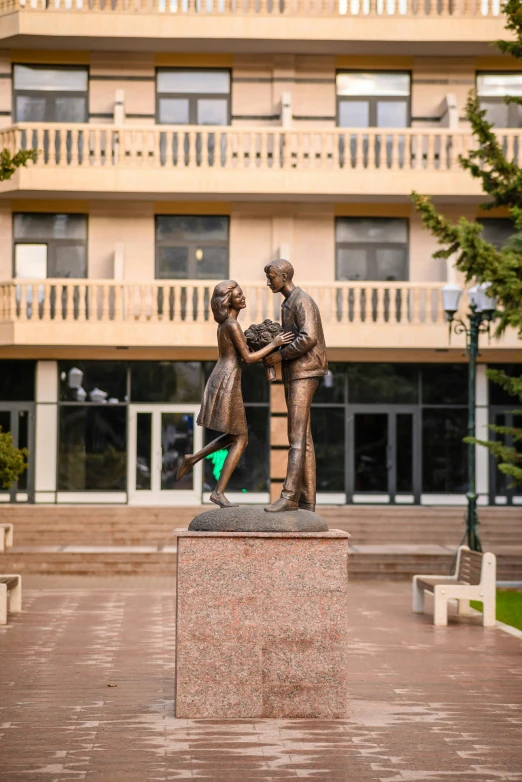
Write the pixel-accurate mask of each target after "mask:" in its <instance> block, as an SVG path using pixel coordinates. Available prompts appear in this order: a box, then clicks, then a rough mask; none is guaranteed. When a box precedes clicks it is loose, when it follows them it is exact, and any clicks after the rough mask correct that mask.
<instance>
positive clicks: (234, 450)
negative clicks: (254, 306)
mask: <svg viewBox="0 0 522 782" xmlns="http://www.w3.org/2000/svg"><path fill="white" fill-rule="evenodd" d="M265 274H266V278H267V285H268V287H269V288H270V290H271V291H272V292H273V293H281V294H282V295H283V297H284V301H283V304H282V307H281V321H282V331H281V333H279V334H278V335H277V336H275V337H274V338H273V339H272V340H271V341H270V342H269V343H268V344H267V345H265V346H264V347H262V348H261V349H260V350H256V351H254V352H252V351H250V349H249V347H248V343H247V339H246V338H245V334H244V333H243V330H242V328H241V326H240V325H239V323H238V316H239V313H240V312H241V310H242V309H244V308H245V306H246V302H245V296H244V294H243V291H242V289H241V287H240V286H239V285H238V283H237V282H236V281H235V280H226V281H225V282H220V283H219V284H218V285H216V287H215V288H214V293H213V295H212V300H211V303H210V304H211V308H212V313H213V315H214V320H216V321H217V323H218V324H219V326H218V330H217V340H218V349H219V359H218V362H217V364H216V366H215V367H214V370H213V372H212V374H211V375H210V377H209V379H208V382H207V385H206V387H205V392H204V395H203V403H202V405H201V410H200V412H199V416H198V419H197V423H198V424H199V425H200V426H205V427H207V428H208V429H213V430H215V431H217V432H223V434H222V435H221V436H220V437H217V438H216V439H215V440H213V441H212V442H211V443H208V445H206V446H205V447H204V448H202V449H201V450H200V451H198V453H195V454H187V455H186V456H185V457H184V458H183V461H182V462H181V464H180V467H179V469H178V473H177V476H176V478H177V480H179V479H180V478H182V477H183V475H185V474H186V473H187V472H188V471H189V470H191V469H192V468H193V467H194V465H195V464H196V463H197V462H199V461H200V460H201V459H204V458H205V457H206V456H209V455H210V454H212V453H215V452H216V451H219V450H221V449H228V455H227V457H226V459H225V462H224V464H223V469H222V471H221V475H220V477H219V480H218V482H217V484H216V488H215V489H214V491H213V492H212V494H211V495H210V499H211V501H212V502H214V503H215V504H216V505H219V506H220V507H221V508H230V507H234V506H233V504H232V503H231V502H229V500H227V498H226V497H225V489H226V487H227V484H228V481H229V480H230V476H231V475H232V473H233V472H234V470H235V468H236V466H237V463H238V462H239V459H240V458H241V455H242V454H243V452H244V450H245V448H246V447H247V445H248V431H247V423H246V416H245V407H244V404H243V396H242V393H241V364H242V362H244V363H245V364H255V363H256V362H257V361H262V360H263V362H264V364H265V366H267V367H275V366H276V364H279V363H282V372H283V382H284V386H285V398H286V404H287V407H288V441H289V444H290V449H289V452H288V467H287V473H286V479H285V482H284V484H283V490H282V492H281V497H280V498H279V499H278V500H277V501H276V502H274V503H272V504H271V505H269V506H268V507H266V508H265V511H268V512H269V513H277V512H282V511H291V510H297V509H298V508H301V509H304V510H310V511H315V493H316V488H315V487H316V478H315V452H314V444H313V440H312V432H311V427H310V407H311V404H312V399H313V396H314V393H315V391H316V389H317V386H318V384H319V378H320V377H322V376H324V375H326V374H327V372H328V364H327V361H326V346H325V342H324V335H323V327H322V324H321V316H320V313H319V309H318V307H317V304H316V303H315V302H314V300H313V299H312V298H311V297H310V296H309V295H308V294H307V293H305V292H304V291H303V290H301V288H298V287H297V286H296V285H294V283H293V276H294V269H293V267H292V264H291V263H289V262H288V261H285V260H277V261H272V262H271V263H269V264H267V266H265ZM279 348H281V349H280V350H279Z"/></svg>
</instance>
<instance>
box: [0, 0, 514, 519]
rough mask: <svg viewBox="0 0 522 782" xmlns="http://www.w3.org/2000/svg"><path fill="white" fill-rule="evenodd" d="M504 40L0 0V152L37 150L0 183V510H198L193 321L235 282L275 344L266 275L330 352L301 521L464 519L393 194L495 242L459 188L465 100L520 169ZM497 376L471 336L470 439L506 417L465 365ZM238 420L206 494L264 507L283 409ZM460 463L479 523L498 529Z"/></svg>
mask: <svg viewBox="0 0 522 782" xmlns="http://www.w3.org/2000/svg"><path fill="white" fill-rule="evenodd" d="M503 35H505V33H504V30H503V18H502V16H501V13H500V7H499V3H498V2H497V1H496V0H493V1H492V0H0V137H1V138H0V148H4V147H8V148H9V149H10V150H11V151H15V150H16V149H18V148H20V147H25V148H29V147H36V148H38V149H39V150H40V154H39V157H38V160H37V162H36V164H34V165H32V164H30V165H28V166H27V168H24V169H21V170H19V171H18V172H17V173H16V174H15V175H14V176H13V178H12V179H11V180H10V181H7V182H3V183H2V184H0V235H1V237H2V241H1V243H0V279H1V280H2V282H1V283H0V400H1V401H0V425H1V426H2V427H3V428H4V429H9V430H11V431H12V432H13V435H14V437H15V440H16V442H17V443H18V444H19V445H20V446H22V445H28V446H29V451H30V457H29V469H28V472H27V474H25V475H24V476H22V478H21V479H20V481H19V483H18V485H17V486H16V487H15V488H13V489H12V490H11V491H10V492H7V491H4V492H3V493H2V494H1V496H0V499H2V500H3V501H5V502H9V501H11V502H17V503H20V502H36V503H88V502H93V503H100V502H103V503H129V504H136V505H169V504H178V505H191V504H194V505H195V504H199V503H201V502H202V501H205V498H206V497H208V494H209V492H210V491H211V490H212V487H213V484H214V482H215V479H216V475H218V474H219V469H220V460H219V455H218V458H216V459H214V460H213V461H206V462H205V464H204V465H198V467H197V468H196V470H195V471H194V473H193V474H191V475H188V476H186V477H185V478H184V479H183V480H182V481H181V482H180V483H176V482H175V481H174V475H175V472H176V467H177V463H178V461H179V459H180V458H181V457H182V455H183V454H184V453H186V452H190V451H192V450H193V449H196V448H198V447H200V446H201V445H202V443H203V441H204V439H205V438H206V437H209V436H211V433H209V432H204V431H202V430H201V429H199V428H198V427H197V426H196V424H195V417H196V415H197V411H198V409H199V403H200V399H201V393H202V388H203V386H204V382H205V378H206V377H207V376H208V373H209V371H210V370H211V368H212V362H213V361H214V360H215V358H216V345H215V339H216V324H215V323H214V321H213V319H212V314H211V313H210V312H209V297H210V295H211V292H212V289H213V286H214V285H215V284H216V282H218V281H219V280H221V279H227V278H232V279H236V280H238V282H239V283H240V284H241V285H242V286H243V287H244V289H245V292H246V296H247V304H248V306H247V310H246V311H245V312H244V313H243V314H242V316H241V320H242V325H243V328H244V329H246V328H247V327H248V325H250V323H252V322H256V323H258V322H260V321H261V320H263V319H264V318H267V317H270V318H275V319H277V318H278V317H279V315H278V313H279V306H280V301H276V300H275V297H274V296H273V295H272V294H271V292H270V291H269V290H268V289H267V288H266V285H265V278H264V273H263V268H264V266H265V264H266V263H267V262H268V261H270V260H271V259H274V258H277V257H285V258H288V259H289V260H290V261H291V262H292V263H293V265H294V267H295V271H296V282H297V284H298V285H300V286H301V287H303V288H304V289H306V290H307V291H309V292H310V293H311V294H312V295H313V296H314V297H315V298H316V300H317V301H318V303H319V304H320V307H321V311H322V313H323V319H324V326H325V333H326V340H327V345H328V352H329V362H330V372H329V374H328V376H327V377H325V378H324V381H323V382H322V385H321V387H320V388H319V391H318V393H317V395H316V398H315V401H314V406H313V415H312V422H313V431H314V439H315V443H316V452H317V461H318V491H319V495H318V499H319V502H321V503H325V504H337V505H344V504H351V503H372V504H375V503H381V504H389V505H391V504H401V503H402V504H409V505H411V504H426V505H430V504H431V505H433V504H444V505H454V504H464V503H465V491H466V482H467V474H466V469H467V467H466V455H465V447H466V446H465V445H463V444H462V437H463V436H464V435H465V433H466V421H467V404H468V390H467V363H466V357H465V355H464V348H465V341H464V338H463V337H462V336H452V337H451V341H449V337H448V324H447V322H446V319H445V315H444V312H443V310H442V302H441V295H440V290H441V288H442V286H443V285H444V284H445V282H447V281H456V279H457V278H456V275H455V271H454V269H453V268H452V265H451V263H446V262H445V261H441V260H439V259H434V258H433V257H432V256H433V253H434V252H435V250H436V244H435V243H434V241H433V239H432V238H431V236H430V235H429V234H428V233H427V232H426V231H424V230H423V229H422V227H421V224H420V220H419V218H418V217H417V216H416V215H415V214H414V212H413V209H412V206H411V202H410V193H411V191H412V190H417V191H419V192H422V193H426V194H429V195H432V196H434V197H435V198H436V200H437V202H438V204H439V205H440V206H441V207H442V208H443V209H444V211H445V212H446V213H447V214H448V215H451V216H453V217H458V216H459V215H466V216H467V217H470V218H475V217H480V218H481V219H483V221H484V226H485V228H484V232H485V235H486V236H487V237H488V238H489V239H491V240H492V241H495V242H502V240H503V238H504V237H505V236H507V235H509V232H510V223H509V221H508V220H507V218H506V215H505V214H504V213H501V212H485V213H482V212H481V211H480V206H479V204H480V203H481V201H482V200H483V197H482V196H481V192H480V188H479V187H478V185H477V182H476V181H474V180H472V179H471V178H470V177H469V176H468V174H466V173H465V172H463V171H462V169H461V168H460V166H459V164H458V155H459V153H461V152H464V151H466V150H467V149H469V148H470V146H471V144H472V143H473V141H472V137H471V135H470V131H469V126H468V124H467V123H466V121H465V119H464V105H465V101H466V96H467V94H468V92H469V90H471V89H474V88H476V89H477V90H478V92H479V94H480V97H481V101H482V102H483V105H484V107H485V108H486V109H487V110H488V114H489V116H491V117H492V118H493V120H494V122H495V124H496V126H497V128H498V133H499V134H500V135H501V136H502V138H503V141H504V144H505V146H506V149H507V150H508V152H510V153H512V154H514V155H520V154H521V153H520V149H521V145H520V142H521V138H522V137H521V135H520V134H521V131H520V128H521V127H522V117H521V116H520V113H519V112H520V110H519V107H516V106H507V105H506V104H505V103H504V102H503V96H504V95H505V94H516V95H522V71H521V70H520V69H519V64H518V63H517V62H514V61H512V60H510V59H509V58H507V57H500V56H499V55H498V54H497V53H496V50H495V49H494V48H492V47H491V46H490V45H489V42H490V41H491V40H494V39H496V38H499V37H502V36H503ZM457 281H458V280H457ZM466 306H467V300H466V297H465V296H463V297H462V304H461V307H462V313H464V311H465V308H466ZM517 363H518V367H517ZM520 363H521V355H520V346H519V343H518V342H517V339H516V335H515V334H511V333H508V334H506V335H505V336H504V337H503V338H502V339H501V340H500V341H497V340H495V339H493V338H491V339H490V340H488V338H487V337H482V343H481V356H480V367H479V372H478V378H477V388H476V397H477V420H478V422H479V431H480V432H481V433H482V434H484V433H485V432H486V431H487V430H486V427H487V424H488V422H489V421H496V422H505V423H507V424H509V423H511V422H512V421H513V419H516V418H517V416H516V415H515V414H514V413H513V412H512V408H513V402H512V400H509V399H506V398H505V397H504V396H503V395H502V393H501V391H500V390H499V389H498V388H496V387H488V381H487V378H486V374H485V372H486V368H487V366H488V365H490V366H491V365H503V366H506V367H508V369H509V371H513V372H520ZM244 398H245V404H246V409H247V418H248V421H249V428H250V443H249V446H248V450H247V452H246V454H245V457H244V460H243V462H242V463H241V465H240V467H239V469H238V471H237V473H236V475H235V476H234V478H233V480H232V483H231V487H230V488H231V491H230V493H229V494H230V496H231V497H232V498H234V497H236V498H237V497H239V496H240V497H241V498H242V501H246V502H265V501H267V500H268V498H269V496H270V495H272V496H276V495H277V494H278V493H279V490H280V486H281V482H282V479H283V477H284V474H285V469H286V434H285V426H286V421H285V405H284V398H283V394H282V386H281V385H280V384H278V383H275V384H273V385H269V384H268V383H267V382H266V377H265V371H264V369H263V367H262V366H254V367H251V368H246V369H245V370H244ZM477 459H478V463H477V469H478V490H479V494H480V502H481V503H482V504H492V505H495V504H496V505H503V504H516V503H517V502H518V503H520V504H522V494H517V493H516V492H514V491H513V490H510V489H509V488H507V484H506V482H505V481H503V479H502V478H501V476H499V475H498V474H497V473H496V471H495V469H494V465H493V464H491V463H490V461H489V457H488V455H487V453H486V452H485V451H484V450H483V449H480V448H479V449H477Z"/></svg>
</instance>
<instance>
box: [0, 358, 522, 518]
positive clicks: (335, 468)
mask: <svg viewBox="0 0 522 782" xmlns="http://www.w3.org/2000/svg"><path fill="white" fill-rule="evenodd" d="M213 366H214V364H213V363H212V362H199V361H83V360H82V361H73V360H66V361H59V362H58V374H57V386H58V388H57V391H58V402H57V412H58V422H57V424H58V426H57V483H56V490H57V491H59V492H60V493H63V494H65V495H66V494H67V493H68V492H76V493H78V492H79V493H82V492H86V493H88V492H91V493H96V492H119V493H127V494H128V493H129V480H131V482H133V483H134V486H135V490H136V491H138V492H146V491H148V492H151V491H152V489H153V485H152V484H153V477H152V473H153V470H152V468H153V462H154V459H155V458H159V465H160V468H161V469H160V475H159V478H158V481H159V485H158V488H159V489H161V490H163V491H165V492H168V491H171V490H172V491H175V492H176V493H178V492H180V493H182V492H183V491H191V492H194V496H195V497H201V496H202V494H206V493H208V492H210V491H211V490H212V489H213V488H214V486H215V483H216V481H217V478H218V477H219V474H220V470H221V468H222V462H223V459H224V458H225V456H226V454H225V453H221V455H220V456H219V458H209V459H206V460H205V461H204V463H203V464H202V480H201V482H200V480H199V478H197V479H196V477H195V473H194V472H192V473H190V474H188V476H186V477H185V479H184V481H183V482H179V483H178V482H175V480H174V478H175V473H176V470H177V466H178V464H179V463H180V459H181V458H182V457H183V455H184V454H185V453H189V452H192V451H193V450H194V449H195V448H196V447H201V445H202V444H204V442H208V441H209V440H210V439H214V437H215V436H217V435H219V434H220V433H217V432H211V431H205V432H201V430H200V429H199V428H198V427H197V426H196V424H195V419H196V416H197V411H198V409H199V404H200V401H201V397H202V392H203V388H204V383H205V381H206V379H207V378H208V376H209V374H210V372H211V371H212V368H213ZM0 368H1V369H2V372H0V426H1V427H2V429H3V430H4V431H11V432H12V433H13V436H14V437H15V440H16V443H17V444H18V446H19V447H28V448H29V452H30V458H29V470H28V471H27V472H26V473H25V474H24V475H23V476H22V477H21V478H20V480H19V482H18V485H17V487H15V490H14V495H13V496H14V497H16V494H17V495H18V497H17V499H18V501H20V498H21V501H27V499H29V501H30V499H31V498H32V497H33V496H34V476H33V459H32V455H33V453H34V448H35V443H34V436H35V429H34V421H35V403H36V393H35V378H36V362H35V361H33V360H30V361H23V360H19V359H17V360H5V361H3V362H2V363H1V365H0ZM493 368H500V369H503V370H504V371H506V372H507V373H508V374H509V375H512V376H516V377H519V376H520V375H521V374H522V365H520V364H503V365H498V367H497V366H495V367H493ZM269 393H270V387H269V385H268V383H267V382H266V377H265V370H264V367H263V366H262V365H260V364H257V365H253V366H249V367H244V368H243V398H244V402H245V407H246V414H247V421H248V426H249V445H248V448H247V450H246V451H245V454H244V455H243V457H242V459H241V462H240V464H239V467H238V469H237V470H236V472H235V474H234V476H233V478H232V480H231V482H230V484H229V491H230V492H241V493H243V494H250V495H263V496H266V494H267V493H268V491H269V463H270V435H269V431H270V402H269ZM46 404H49V402H47V403H46ZM467 415H468V410H467V364H466V363H458V364H453V363H436V364H435V363H433V364H420V365H419V364H412V363H379V364H377V363H364V362H352V363H341V362H331V363H330V367H329V372H328V375H327V376H326V377H324V378H322V379H321V381H320V384H319V387H318V390H317V393H316V395H315V397H314V402H313V406H312V432H313V437H314V442H315V450H316V458H317V490H318V493H319V495H320V498H321V501H326V502H327V501H328V497H329V495H330V496H331V498H332V499H331V501H333V502H335V503H343V502H345V501H346V502H369V503H371V502H391V503H393V502H397V503H400V502H410V503H421V502H428V503H429V502H432V501H433V502H437V499H436V498H437V496H438V495H450V496H451V495H455V496H457V495H461V496H462V495H463V494H465V492H466V489H467V445H466V444H465V443H463V438H464V437H465V436H466V434H467ZM130 421H134V428H133V426H131V425H130V423H129V422H130ZM489 421H490V423H493V424H496V425H499V426H506V427H513V426H514V427H521V426H522V404H521V403H520V401H519V400H518V399H516V398H513V397H511V396H509V395H508V394H507V393H506V392H505V391H504V390H503V389H502V388H501V387H500V386H499V385H498V384H496V383H493V382H490V383H489ZM154 427H156V428H157V429H158V432H157V433H156V434H155V435H153V429H154ZM198 433H199V434H198ZM495 436H496V435H494V434H493V433H492V434H491V437H492V438H494V437H495ZM499 436H500V435H499ZM198 437H200V439H199V441H198ZM133 438H134V439H133ZM198 442H199V443H200V445H198V444H197V443H198ZM505 442H506V443H507V444H508V445H510V444H513V442H512V440H510V439H509V436H506V438H505ZM153 443H156V446H154V448H156V447H157V448H159V449H160V450H161V455H160V456H158V457H156V456H155V455H154V449H153ZM40 447H41V446H40ZM131 452H133V454H134V460H132V459H131V457H130V454H131ZM0 491H1V487H0ZM483 491H484V492H485V491H486V490H485V489H484V490H483ZM489 498H490V502H491V503H492V504H499V503H500V504H517V503H522V492H521V490H520V487H518V488H514V487H512V486H510V480H509V478H506V477H504V476H503V475H501V474H500V473H499V472H498V470H497V469H496V465H495V463H494V460H493V459H491V467H490V474H489ZM64 501H65V498H64ZM258 501H263V500H258Z"/></svg>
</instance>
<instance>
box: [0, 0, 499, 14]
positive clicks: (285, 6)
mask: <svg viewBox="0 0 522 782" xmlns="http://www.w3.org/2000/svg"><path fill="white" fill-rule="evenodd" d="M502 6H503V2H502V0H0V14H2V13H12V12H13V11H19V10H23V11H48V12H49V13H59V12H62V13H81V12H83V13H104V14H118V13H119V14H121V13H127V14H137V13H142V14H164V15H165V14H172V15H176V16H258V17H259V16H271V17H279V16H288V17H319V16H321V17H333V18H335V17H337V18H339V17H428V18H435V17H439V18H441V17H468V18H469V17H476V18H480V17H497V16H499V15H500V14H501V12H502Z"/></svg>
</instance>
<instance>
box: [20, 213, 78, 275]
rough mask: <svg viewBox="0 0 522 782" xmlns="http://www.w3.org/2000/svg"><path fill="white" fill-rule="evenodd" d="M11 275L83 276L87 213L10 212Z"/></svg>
mask: <svg viewBox="0 0 522 782" xmlns="http://www.w3.org/2000/svg"><path fill="white" fill-rule="evenodd" d="M13 223H14V225H13V234H14V276H15V277H17V278H18V279H31V280H41V279H45V278H46V277H51V278H55V277H72V278H82V277H86V276H87V216H86V215H74V214H42V213H19V214H15V215H14V216H13Z"/></svg>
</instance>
